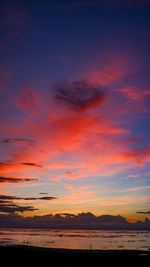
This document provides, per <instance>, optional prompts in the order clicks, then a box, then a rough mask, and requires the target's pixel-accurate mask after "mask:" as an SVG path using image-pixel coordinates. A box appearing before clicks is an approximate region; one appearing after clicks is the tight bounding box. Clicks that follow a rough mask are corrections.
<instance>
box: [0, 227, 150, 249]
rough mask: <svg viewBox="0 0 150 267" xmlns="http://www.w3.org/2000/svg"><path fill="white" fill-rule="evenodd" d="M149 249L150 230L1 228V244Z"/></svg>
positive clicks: (72, 247) (71, 247) (70, 247)
mask: <svg viewBox="0 0 150 267" xmlns="http://www.w3.org/2000/svg"><path fill="white" fill-rule="evenodd" d="M18 244H22V245H32V246H40V247H49V248H67V249H68V248H69V249H104V250H105V249H110V250H116V249H117V250H120V249H129V250H130V249H134V250H135V249H136V250H137V249H138V250H150V231H137V230H136V231H131V230H130V231H128V230H126V231H106V230H60V229H58V230H56V229H55V230H41V229H0V245H18Z"/></svg>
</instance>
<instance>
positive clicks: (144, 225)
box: [0, 204, 150, 230]
mask: <svg viewBox="0 0 150 267" xmlns="http://www.w3.org/2000/svg"><path fill="white" fill-rule="evenodd" d="M2 209H3V210H5V212H6V210H7V211H8V210H9V211H10V213H9V214H7V215H6V214H0V227H5V228H6V227H22V228H46V229H48V228H50V229H52V228H53V229H54V228H55V229H110V230H112V229H114V230H116V229H130V230H131V229H132V230H137V229H150V220H148V219H145V221H144V222H142V221H138V222H137V223H129V222H128V221H127V220H126V219H125V218H123V217H122V216H119V215H118V216H112V215H102V216H98V217H97V216H95V215H93V214H92V213H90V212H88V213H80V214H78V215H75V214H69V213H64V214H62V215H61V214H55V215H53V214H47V215H43V216H34V217H27V218H24V217H22V216H20V215H17V214H16V213H15V212H16V211H22V210H24V209H26V210H31V211H32V209H33V207H32V206H28V207H18V206H17V205H13V204H12V205H11V204H10V205H9V206H8V207H6V206H5V207H2ZM3 212H4V211H3Z"/></svg>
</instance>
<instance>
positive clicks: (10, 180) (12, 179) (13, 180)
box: [0, 176, 38, 183]
mask: <svg viewBox="0 0 150 267" xmlns="http://www.w3.org/2000/svg"><path fill="white" fill-rule="evenodd" d="M37 180H38V179H36V178H18V177H3V176H1V177H0V183H23V182H30V181H37Z"/></svg>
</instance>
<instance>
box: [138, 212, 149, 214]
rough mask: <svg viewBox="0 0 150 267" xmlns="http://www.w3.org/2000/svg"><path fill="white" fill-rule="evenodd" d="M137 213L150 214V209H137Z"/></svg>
mask: <svg viewBox="0 0 150 267" xmlns="http://www.w3.org/2000/svg"><path fill="white" fill-rule="evenodd" d="M136 213H140V214H150V211H137V212H136Z"/></svg>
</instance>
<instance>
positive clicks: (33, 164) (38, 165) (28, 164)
mask: <svg viewBox="0 0 150 267" xmlns="http://www.w3.org/2000/svg"><path fill="white" fill-rule="evenodd" d="M20 165H25V166H33V167H38V168H42V167H43V166H42V165H40V164H37V163H33V162H22V163H20Z"/></svg>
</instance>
